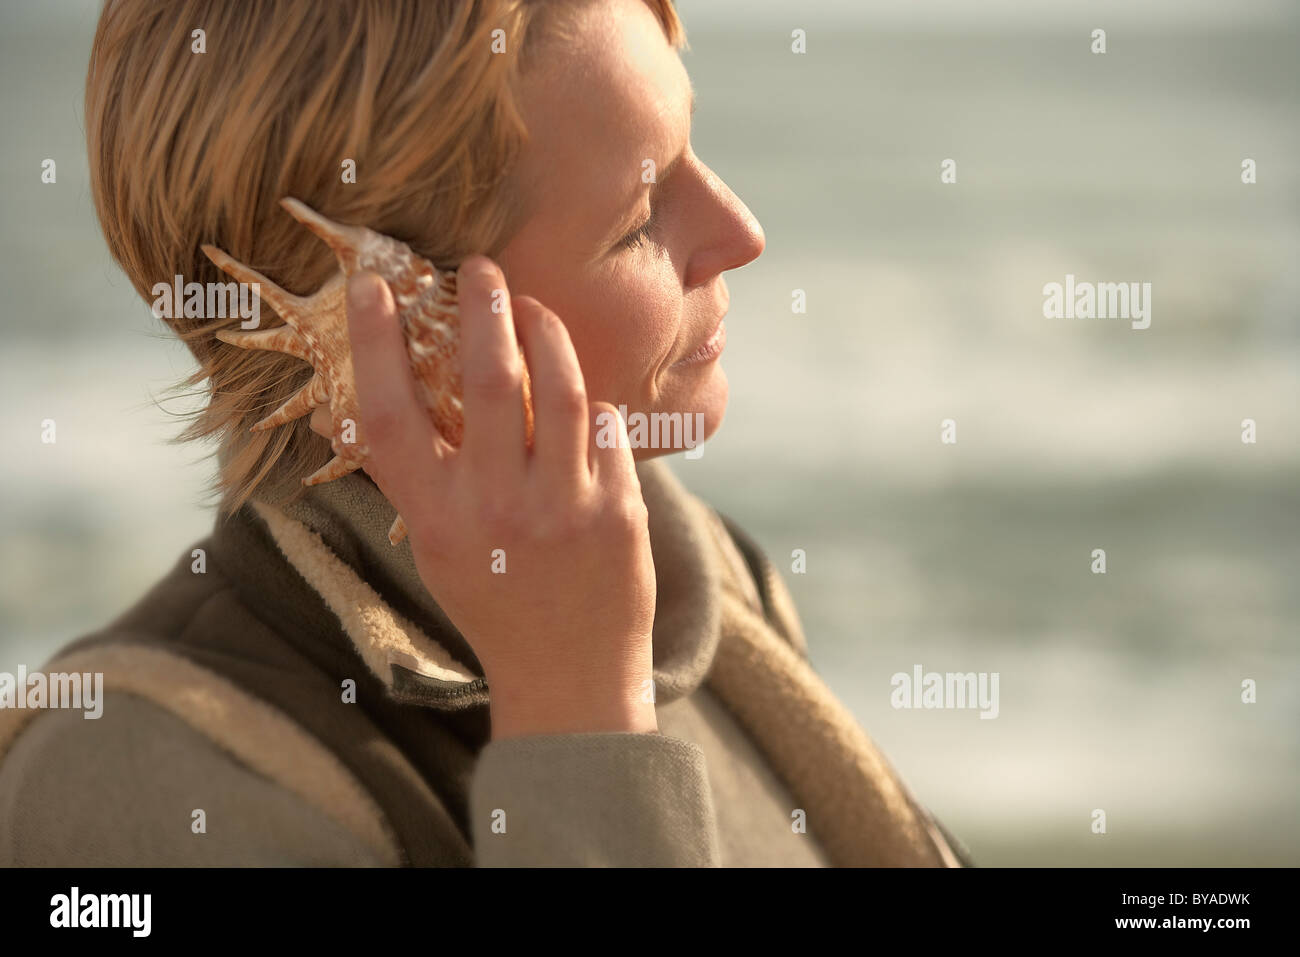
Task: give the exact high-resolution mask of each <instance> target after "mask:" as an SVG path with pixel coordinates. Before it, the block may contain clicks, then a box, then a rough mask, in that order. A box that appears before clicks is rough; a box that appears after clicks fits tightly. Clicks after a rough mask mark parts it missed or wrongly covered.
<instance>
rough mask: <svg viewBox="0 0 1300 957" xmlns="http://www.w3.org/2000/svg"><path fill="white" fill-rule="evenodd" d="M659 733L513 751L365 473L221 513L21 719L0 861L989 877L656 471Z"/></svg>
mask: <svg viewBox="0 0 1300 957" xmlns="http://www.w3.org/2000/svg"><path fill="white" fill-rule="evenodd" d="M637 469H638V474H639V476H640V478H641V484H642V491H643V495H644V497H645V501H646V505H647V509H648V513H649V522H650V539H651V549H652V552H653V557H654V565H655V572H656V577H657V583H658V593H657V605H656V611H655V620H654V632H653V664H654V673H653V677H654V693H655V710H656V714H657V718H658V724H659V732H658V733H652V734H644V733H632V732H627V733H621V732H601V733H582V734H553V735H537V736H531V737H521V738H507V739H502V740H496V741H493V740H491V735H490V731H491V724H490V718H489V702H490V692H491V689H490V688H489V687H488V686H487V683H486V681H485V679H484V678H483V676H482V675H483V672H482V669H481V668H480V667H479V664H478V661H477V659H476V658H475V656H474V653H473V650H472V649H471V648H470V646H469V644H468V643H467V642H466V641H465V639H464V637H463V636H462V635H460V633H459V632H458V631H457V629H456V628H455V626H454V625H453V624H452V623H451V622H450V621H449V620H448V619H447V618H446V616H445V615H443V614H442V612H441V610H440V609H439V608H438V606H437V604H436V603H435V602H434V601H433V599H432V597H431V596H430V595H429V593H428V590H427V589H425V588H424V587H423V585H422V583H421V582H420V579H419V576H418V573H417V572H416V569H415V563H414V559H413V557H412V555H411V551H410V547H409V544H408V543H403V544H402V545H400V546H397V547H393V546H391V545H389V543H388V540H387V535H386V532H387V529H388V526H389V524H390V523H391V521H392V519H393V517H394V510H393V508H392V506H391V505H390V504H389V503H388V502H387V500H386V499H385V498H384V497H383V495H382V494H381V493H380V492H379V490H378V489H377V488H376V487H375V486H374V485H373V483H372V482H371V481H370V480H369V479H368V478H367V477H366V476H365V475H364V473H354V474H352V475H349V476H347V477H345V478H344V479H340V480H338V481H335V482H331V483H328V484H325V485H321V486H316V487H315V488H313V489H311V490H310V491H309V492H308V493H307V494H306V495H304V496H303V497H302V498H301V499H299V500H298V501H296V502H294V503H292V504H290V505H288V506H285V507H283V508H278V507H273V506H271V505H269V504H267V503H264V502H258V501H253V502H251V503H250V504H248V505H246V506H244V507H243V508H241V509H239V510H237V511H236V512H235V513H234V514H233V515H230V516H228V517H224V518H219V519H218V520H217V522H216V524H215V527H214V529H213V531H212V533H211V534H210V535H209V536H207V537H206V538H205V539H203V540H202V541H200V542H198V543H196V544H195V546H194V547H193V548H192V549H190V550H187V551H186V553H185V554H183V555H182V556H181V557H180V559H179V561H178V562H177V563H176V565H175V567H174V568H173V569H172V570H171V572H170V573H168V574H167V575H166V576H165V577H164V578H163V579H162V580H161V581H160V582H158V583H157V584H156V585H155V586H154V587H153V588H152V589H151V590H150V591H149V592H148V594H146V595H145V596H144V597H143V598H142V599H140V601H139V602H138V603H137V604H136V605H135V606H134V607H133V608H131V609H130V610H129V611H127V612H126V613H125V614H123V615H122V616H120V617H119V618H118V619H117V620H116V621H114V622H112V623H111V624H110V625H108V626H107V627H106V628H104V629H102V630H101V631H98V632H96V633H94V634H91V635H87V636H85V637H83V638H81V639H79V640H77V641H75V642H72V643H71V644H69V645H68V646H66V647H65V648H63V649H62V650H60V651H59V652H58V653H57V654H56V655H55V656H54V658H53V659H52V660H51V661H50V662H48V663H47V664H46V666H45V669H44V670H45V671H46V672H47V673H54V672H69V673H70V672H81V673H87V674H90V673H102V674H103V676H104V678H103V680H104V686H105V689H106V690H105V692H104V695H103V715H102V717H101V718H99V719H97V720H86V719H85V718H84V717H83V715H82V713H81V712H79V711H75V710H33V709H25V710H15V709H3V710H0V864H6V865H58V866H132V865H254V866H257V865H307V866H331V865H348V866H397V865H413V866H565V865H579V866H584V865H595V866H826V865H833V866H859V865H902V866H973V863H972V861H971V860H970V857H969V854H968V852H967V851H966V849H965V848H964V847H963V846H962V845H961V843H960V842H959V841H957V840H956V839H955V838H953V837H952V836H951V835H950V834H949V833H948V832H947V831H946V830H945V829H944V828H943V827H942V825H941V824H939V822H938V821H937V820H935V818H934V816H933V815H932V814H930V813H929V811H928V810H927V809H926V808H925V807H924V806H923V805H922V804H921V803H920V802H919V801H918V800H917V799H916V797H915V796H914V795H913V794H912V793H911V792H910V790H909V789H908V788H907V786H906V784H905V783H904V782H903V781H902V780H901V778H900V777H899V775H898V774H897V773H896V771H895V770H894V769H893V767H892V766H891V765H890V764H889V762H888V761H887V759H886V758H885V757H884V756H883V755H882V754H881V752H880V751H879V750H878V749H877V748H876V746H875V745H874V743H873V742H872V740H871V738H870V737H869V736H868V735H867V734H866V732H865V731H864V730H863V729H862V728H861V727H860V726H859V725H858V723H857V722H856V720H855V719H854V718H853V716H852V714H850V713H849V712H848V710H847V709H846V708H845V707H844V706H843V705H842V704H841V703H840V702H839V701H838V700H837V699H836V698H835V696H834V695H833V694H832V693H831V692H830V690H829V689H828V688H827V686H826V685H825V683H824V682H823V681H822V680H821V678H820V677H819V676H818V675H817V673H816V672H815V670H814V669H813V667H812V665H811V663H810V661H809V658H808V648H807V642H806V639H805V636H804V634H803V631H802V628H801V626H800V623H799V618H798V615H797V613H796V611H795V608H794V605H793V602H792V600H791V598H790V595H789V592H788V590H787V589H786V586H785V585H784V583H783V582H782V580H781V577H780V575H779V574H778V573H777V571H776V569H775V568H774V566H773V565H772V563H771V562H770V561H768V560H767V558H766V557H765V556H764V555H763V553H762V552H761V551H760V550H759V549H758V547H757V546H756V545H755V544H754V542H753V541H752V540H751V539H750V538H749V537H748V536H747V535H746V534H745V533H744V532H743V531H742V530H741V529H739V528H738V527H737V526H736V525H735V524H734V523H733V522H731V521H730V520H729V519H727V518H725V517H724V516H722V515H721V514H720V513H718V512H717V511H715V510H714V509H712V508H710V507H709V506H707V505H706V504H705V503H703V502H702V501H700V500H699V499H698V498H696V497H695V496H693V495H691V494H690V493H689V492H687V491H686V490H685V489H684V488H683V487H682V486H681V484H680V482H679V481H678V480H677V478H676V477H675V476H674V475H673V473H672V472H671V471H670V470H669V469H668V467H667V466H666V465H665V464H664V463H663V462H662V461H658V460H655V461H648V462H642V463H639V464H638V466H637Z"/></svg>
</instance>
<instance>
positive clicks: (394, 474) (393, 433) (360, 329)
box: [347, 272, 445, 524]
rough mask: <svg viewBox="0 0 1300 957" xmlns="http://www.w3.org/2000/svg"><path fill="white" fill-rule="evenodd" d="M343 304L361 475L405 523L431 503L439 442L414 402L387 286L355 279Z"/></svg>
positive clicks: (365, 277) (366, 275)
mask: <svg viewBox="0 0 1300 957" xmlns="http://www.w3.org/2000/svg"><path fill="white" fill-rule="evenodd" d="M347 304H348V337H349V339H350V341H351V344H352V371H353V376H354V377H355V380H356V386H357V402H358V406H359V410H360V415H361V419H362V421H361V428H362V433H363V435H364V437H365V441H366V443H367V445H368V446H369V456H368V457H367V460H366V471H367V472H369V473H370V475H371V477H372V478H374V480H375V481H376V483H378V484H379V486H380V488H381V489H382V490H383V492H384V494H385V495H386V496H387V497H388V498H389V500H390V501H391V502H392V503H393V505H394V506H395V507H396V508H397V510H398V511H399V512H400V513H401V514H402V516H403V517H404V518H405V519H406V520H407V523H408V524H410V523H411V522H412V521H419V520H420V518H421V516H422V515H425V514H426V513H427V511H428V509H429V507H430V503H432V502H433V501H435V500H436V496H435V495H432V494H431V489H430V485H431V484H433V483H436V482H437V481H438V479H439V477H440V476H441V471H442V467H443V463H442V462H441V461H440V459H441V458H442V456H441V455H440V454H439V443H442V439H441V437H440V436H439V435H438V432H437V429H435V428H434V425H433V422H432V421H431V420H430V418H429V416H428V413H427V412H426V411H425V409H424V407H423V406H422V405H421V403H420V401H419V399H418V398H417V397H416V392H415V382H414V380H413V378H412V373H411V366H410V360H409V357H408V355H407V351H406V338H405V336H403V335H402V329H401V325H400V324H399V322H398V319H397V308H396V306H395V305H394V303H393V295H392V291H391V290H390V289H389V288H388V283H386V282H384V280H383V279H382V278H380V277H379V276H378V275H376V274H375V273H370V272H361V273H357V274H356V275H354V276H353V277H352V278H351V279H350V280H349V281H348V299H347ZM442 444H443V447H444V448H445V443H442Z"/></svg>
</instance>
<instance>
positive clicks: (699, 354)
mask: <svg viewBox="0 0 1300 957" xmlns="http://www.w3.org/2000/svg"><path fill="white" fill-rule="evenodd" d="M726 344H727V321H726V317H725V316H719V317H718V325H717V326H716V327H715V328H714V330H713V332H712V334H710V336H709V338H707V339H706V340H704V342H703V343H702V344H701V345H700V347H699V348H698V349H696V350H695V351H694V352H692V353H691V354H690V355H688V356H687V357H686V358H684V359H678V360H677V361H676V362H675V363H673V364H674V365H679V366H693V365H700V364H702V363H706V362H712V361H713V360H714V359H716V358H717V357H718V356H720V355H722V349H723V347H724V346H725V345H726Z"/></svg>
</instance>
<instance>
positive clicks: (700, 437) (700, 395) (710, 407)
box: [632, 362, 728, 461]
mask: <svg viewBox="0 0 1300 957" xmlns="http://www.w3.org/2000/svg"><path fill="white" fill-rule="evenodd" d="M727 396H728V388H727V375H726V373H725V372H723V371H722V365H721V363H719V362H714V363H712V364H711V365H710V366H709V371H708V375H707V376H706V377H705V378H704V379H703V381H701V382H699V383H698V384H696V385H695V386H694V388H693V389H692V390H691V393H690V397H689V398H688V399H686V400H685V401H682V400H677V399H672V400H667V401H665V402H661V403H659V408H658V409H656V411H658V412H666V413H670V414H671V413H674V412H678V413H686V414H689V415H691V416H695V415H696V414H697V413H698V414H699V415H700V416H701V417H702V421H701V426H700V428H699V430H698V434H696V435H695V438H694V444H695V445H702V444H703V443H705V442H707V441H708V440H709V439H711V438H712V437H713V436H714V434H715V433H716V432H717V431H718V429H720V428H721V427H722V420H723V418H724V417H725V416H726V414H727ZM682 451H683V449H681V448H636V449H633V450H632V457H633V458H634V459H636V460H638V461H640V460H642V459H653V458H657V457H658V456H661V455H674V454H680V453H681V452H682Z"/></svg>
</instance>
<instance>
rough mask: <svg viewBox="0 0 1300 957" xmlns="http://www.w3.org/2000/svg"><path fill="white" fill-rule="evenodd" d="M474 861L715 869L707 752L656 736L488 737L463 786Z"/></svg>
mask: <svg viewBox="0 0 1300 957" xmlns="http://www.w3.org/2000/svg"><path fill="white" fill-rule="evenodd" d="M470 814H471V824H472V829H473V840H474V856H475V859H476V863H477V865H478V866H479V867H717V866H718V833H717V823H716V820H715V817H714V808H713V799H712V796H711V792H710V790H709V783H708V780H707V776H706V769H705V761H704V752H703V751H702V750H701V749H700V747H699V746H698V745H696V744H694V743H692V742H689V741H684V740H682V739H680V738H673V737H666V736H664V735H661V734H658V733H651V734H646V733H639V732H592V733H581V734H554V735H534V736H528V737H519V738H505V739H502V740H499V741H491V742H489V743H488V744H487V745H486V747H484V749H483V750H482V752H481V753H480V755H479V759H478V765H477V767H476V768H475V771H474V778H473V781H472V782H471V785H470Z"/></svg>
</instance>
